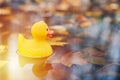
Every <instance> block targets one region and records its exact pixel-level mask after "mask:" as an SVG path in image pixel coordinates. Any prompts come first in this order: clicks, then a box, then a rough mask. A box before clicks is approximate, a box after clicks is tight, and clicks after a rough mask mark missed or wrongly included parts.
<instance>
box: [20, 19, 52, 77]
mask: <svg viewBox="0 0 120 80" xmlns="http://www.w3.org/2000/svg"><path fill="white" fill-rule="evenodd" d="M31 33H32V36H33V39H25V38H24V36H23V35H22V34H19V36H18V52H19V54H20V56H19V61H20V65H21V66H22V67H23V66H24V65H25V64H29V63H31V64H34V66H33V72H34V74H35V75H36V76H38V77H44V76H45V75H46V74H47V72H48V70H49V67H51V66H50V65H48V66H47V64H45V62H46V61H47V59H48V58H49V56H50V55H51V54H52V48H51V46H50V44H49V43H48V42H47V41H46V36H47V34H48V33H49V32H48V26H47V24H46V23H45V22H43V21H41V22H37V23H35V24H34V25H33V26H32V28H31Z"/></svg>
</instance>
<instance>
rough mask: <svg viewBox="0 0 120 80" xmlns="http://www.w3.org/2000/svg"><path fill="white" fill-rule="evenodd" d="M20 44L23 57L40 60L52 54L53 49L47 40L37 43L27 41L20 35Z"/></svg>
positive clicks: (33, 40) (31, 40) (30, 40)
mask: <svg viewBox="0 0 120 80" xmlns="http://www.w3.org/2000/svg"><path fill="white" fill-rule="evenodd" d="M18 43H19V44H18V48H19V53H20V54H21V55H22V56H26V57H32V58H40V57H46V56H50V55H51V54H52V48H51V46H50V44H49V43H48V42H47V41H46V40H41V41H36V40H35V39H25V38H24V36H23V35H21V34H20V35H19V38H18Z"/></svg>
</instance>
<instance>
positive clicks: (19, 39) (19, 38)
mask: <svg viewBox="0 0 120 80" xmlns="http://www.w3.org/2000/svg"><path fill="white" fill-rule="evenodd" d="M25 40H26V39H25V38H24V36H23V35H22V34H19V35H18V49H19V47H20V46H21V45H22V44H23V43H24V42H25Z"/></svg>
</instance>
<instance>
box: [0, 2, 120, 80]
mask: <svg viewBox="0 0 120 80" xmlns="http://www.w3.org/2000/svg"><path fill="white" fill-rule="evenodd" d="M38 21H45V22H46V23H47V24H48V26H49V28H50V29H51V30H53V32H54V34H53V38H51V39H49V42H51V43H52V44H53V45H52V48H53V55H52V56H51V57H50V59H49V60H48V61H47V62H48V63H49V64H51V65H52V69H50V70H49V71H48V73H47V74H46V76H45V77H43V78H40V77H37V76H35V75H34V73H33V72H32V66H33V65H32V64H27V65H25V66H24V67H23V68H21V67H20V66H19V61H18V57H19V54H18V53H17V37H18V34H19V33H22V34H24V36H25V37H26V38H31V33H30V29H31V26H32V24H33V23H35V22H38ZM119 29H120V0H0V80H120V31H119Z"/></svg>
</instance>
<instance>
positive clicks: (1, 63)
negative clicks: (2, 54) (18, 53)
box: [0, 60, 7, 69]
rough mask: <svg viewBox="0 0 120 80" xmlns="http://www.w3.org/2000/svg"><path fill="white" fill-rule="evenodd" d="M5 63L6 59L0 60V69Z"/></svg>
mask: <svg viewBox="0 0 120 80" xmlns="http://www.w3.org/2000/svg"><path fill="white" fill-rule="evenodd" d="M6 64H7V61H3V60H0V69H1V68H2V67H4V66H5V65H6Z"/></svg>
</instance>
